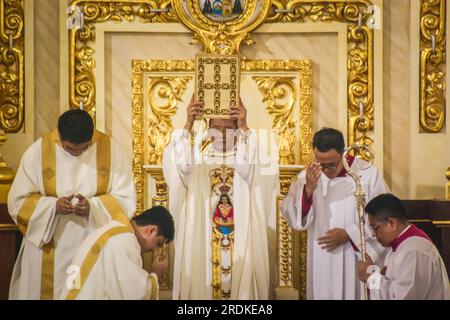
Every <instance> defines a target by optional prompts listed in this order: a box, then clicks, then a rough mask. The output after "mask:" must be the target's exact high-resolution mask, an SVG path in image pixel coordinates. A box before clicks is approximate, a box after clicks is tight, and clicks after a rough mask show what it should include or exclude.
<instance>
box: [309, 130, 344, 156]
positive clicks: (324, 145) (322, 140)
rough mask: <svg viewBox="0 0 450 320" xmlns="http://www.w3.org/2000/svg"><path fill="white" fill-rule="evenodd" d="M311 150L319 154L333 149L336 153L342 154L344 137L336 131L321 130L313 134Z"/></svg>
mask: <svg viewBox="0 0 450 320" xmlns="http://www.w3.org/2000/svg"><path fill="white" fill-rule="evenodd" d="M313 148H315V149H317V150H319V151H320V152H327V151H330V150H332V149H335V150H336V151H337V152H339V153H343V152H344V149H345V142H344V136H343V135H342V132H340V131H339V130H337V129H333V128H322V129H320V130H319V131H317V132H316V133H315V134H314V138H313Z"/></svg>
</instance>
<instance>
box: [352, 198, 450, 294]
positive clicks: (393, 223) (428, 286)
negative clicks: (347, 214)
mask: <svg viewBox="0 0 450 320" xmlns="http://www.w3.org/2000/svg"><path fill="white" fill-rule="evenodd" d="M366 212H367V213H368V215H369V224H370V226H371V229H372V231H373V233H374V234H375V237H376V238H377V240H378V241H379V242H380V243H381V244H382V245H383V246H384V247H388V248H390V249H389V252H388V255H387V257H386V261H385V264H384V268H383V269H378V268H376V267H374V266H373V263H372V261H370V259H368V261H367V262H362V261H360V262H359V263H358V274H359V278H360V279H361V281H364V282H367V283H368V287H369V289H370V298H371V299H373V300H379V299H383V300H449V299H450V283H449V279H448V274H447V271H446V269H445V265H444V261H443V260H442V258H441V256H440V254H439V251H438V249H437V248H436V247H435V246H434V244H433V242H432V241H431V240H430V238H429V237H428V235H427V234H426V233H425V232H423V231H422V230H421V229H419V228H417V227H416V226H415V225H413V224H410V223H409V222H408V219H407V215H406V211H405V208H404V207H403V204H402V202H401V201H400V199H398V198H397V197H395V196H394V195H392V194H382V195H379V196H377V197H376V198H374V199H372V200H371V201H370V202H369V203H368V204H367V206H366ZM369 268H370V269H369ZM368 269H369V271H370V272H368Z"/></svg>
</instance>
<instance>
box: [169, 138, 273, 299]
mask: <svg viewBox="0 0 450 320" xmlns="http://www.w3.org/2000/svg"><path fill="white" fill-rule="evenodd" d="M258 148H259V147H257V139H256V133H255V132H254V131H251V132H250V133H249V138H248V141H247V143H245V139H243V138H242V137H241V136H240V135H239V138H238V142H237V145H236V149H235V150H231V151H230V152H226V153H220V152H217V151H215V150H214V148H213V147H212V145H209V146H208V147H207V148H206V150H204V152H203V153H202V154H201V156H200V157H199V158H196V156H195V154H196V152H198V153H197V154H200V153H199V151H198V150H200V144H198V143H196V144H195V145H194V146H191V144H190V142H189V139H188V135H186V134H183V133H182V131H180V130H177V131H176V132H174V134H173V136H172V141H171V143H170V144H169V145H168V146H167V148H166V151H165V153H164V159H163V161H164V167H163V169H164V177H165V178H166V181H167V184H168V189H169V199H170V200H169V208H170V212H171V213H172V214H173V215H174V220H175V231H176V233H175V241H174V242H175V261H174V276H173V298H174V299H212V298H213V296H212V291H213V290H212V263H211V261H212V260H211V251H212V250H211V234H212V222H211V218H212V213H213V211H214V209H215V206H216V204H217V202H218V200H219V195H217V194H215V193H214V192H213V191H212V188H211V180H210V176H209V174H210V172H211V170H213V169H215V168H219V167H221V165H222V164H224V163H225V165H226V166H228V167H230V168H234V169H235V172H234V179H233V187H232V189H233V190H232V195H231V201H232V204H233V207H234V239H235V240H234V252H233V266H232V283H231V298H232V299H267V298H268V294H269V252H268V240H267V231H268V228H272V229H274V225H275V198H276V194H277V190H278V185H277V181H278V167H276V168H273V167H271V165H273V160H270V161H269V162H270V164H268V165H267V166H266V167H265V166H263V165H261V163H260V162H258V159H259V158H258V157H257V156H256V154H257V150H258ZM198 159H201V160H200V161H197V160H198ZM272 159H276V158H272ZM269 168H272V169H275V170H271V169H269Z"/></svg>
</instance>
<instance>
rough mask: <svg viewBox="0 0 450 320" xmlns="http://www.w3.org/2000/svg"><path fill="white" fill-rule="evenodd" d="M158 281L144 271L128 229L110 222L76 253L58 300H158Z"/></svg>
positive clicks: (138, 246)
mask: <svg viewBox="0 0 450 320" xmlns="http://www.w3.org/2000/svg"><path fill="white" fill-rule="evenodd" d="M158 289H159V288H158V278H157V276H156V274H154V273H152V274H148V273H147V272H146V271H145V270H144V269H143V264H142V258H141V247H140V245H139V243H138V241H137V238H136V236H135V234H134V233H133V229H132V228H131V226H129V225H128V226H125V225H123V224H121V223H119V222H117V221H111V222H109V223H108V224H106V225H105V226H103V227H101V228H99V229H97V230H96V231H94V232H92V233H91V234H90V235H89V236H88V237H87V238H86V239H85V240H84V241H83V243H82V244H81V246H80V247H79V249H78V251H77V252H76V254H75V256H74V258H73V260H72V263H71V267H70V269H69V272H68V275H67V279H66V286H65V287H64V290H63V292H62V294H61V297H60V298H61V299H70V300H72V299H77V300H148V299H157V297H158Z"/></svg>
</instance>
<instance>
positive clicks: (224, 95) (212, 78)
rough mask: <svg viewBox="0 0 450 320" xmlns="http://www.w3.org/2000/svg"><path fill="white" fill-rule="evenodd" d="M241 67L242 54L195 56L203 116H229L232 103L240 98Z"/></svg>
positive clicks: (198, 97)
mask: <svg viewBox="0 0 450 320" xmlns="http://www.w3.org/2000/svg"><path fill="white" fill-rule="evenodd" d="M240 70H241V60H240V58H239V56H234V55H213V54H198V55H197V56H196V72H195V89H196V95H197V99H198V101H200V102H203V106H204V113H203V117H204V118H222V119H227V118H229V116H228V110H229V108H230V106H231V105H234V104H237V102H238V101H239V100H238V99H239V87H240V75H241V73H240Z"/></svg>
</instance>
